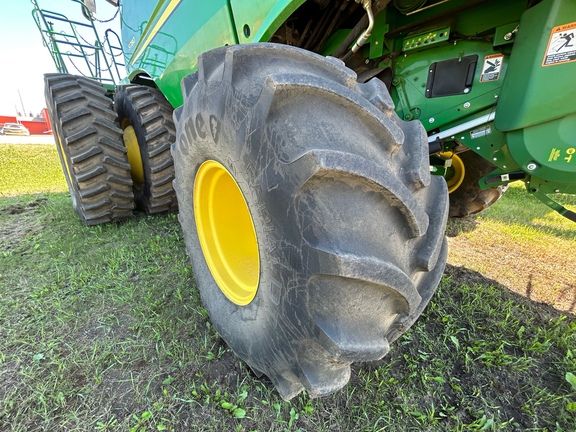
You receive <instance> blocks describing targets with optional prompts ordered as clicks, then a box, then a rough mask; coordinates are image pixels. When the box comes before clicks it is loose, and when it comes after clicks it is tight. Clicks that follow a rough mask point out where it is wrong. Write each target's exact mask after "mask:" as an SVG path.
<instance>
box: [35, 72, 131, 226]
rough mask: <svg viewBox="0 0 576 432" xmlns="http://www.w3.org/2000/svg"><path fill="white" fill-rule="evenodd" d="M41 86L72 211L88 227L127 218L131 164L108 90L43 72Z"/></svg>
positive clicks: (91, 82) (89, 81) (77, 78)
mask: <svg viewBox="0 0 576 432" xmlns="http://www.w3.org/2000/svg"><path fill="white" fill-rule="evenodd" d="M44 83H45V97H46V104H47V107H48V114H49V116H50V122H51V124H52V129H53V131H54V137H55V139H56V147H57V149H58V154H59V157H60V162H61V164H62V169H63V171H64V176H65V177H66V183H67V184H68V189H69V190H70V195H71V197H72V205H73V207H74V211H75V212H76V214H77V215H78V217H79V218H80V220H81V221H82V222H84V223H85V224H86V225H97V224H100V223H105V222H111V221H117V220H121V219H124V218H126V217H129V216H131V215H132V209H133V207H134V195H133V193H132V179H131V178H130V165H129V164H128V159H127V157H126V148H125V147H124V143H123V142H122V131H121V130H120V129H119V128H118V126H117V125H116V118H117V116H116V112H115V111H114V109H113V107H112V100H111V99H110V98H108V97H107V96H106V90H105V89H104V88H103V87H102V86H101V85H100V83H99V82H97V81H94V80H92V79H89V78H85V77H80V76H74V75H68V74H46V75H44Z"/></svg>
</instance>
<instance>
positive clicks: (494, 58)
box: [480, 54, 504, 82]
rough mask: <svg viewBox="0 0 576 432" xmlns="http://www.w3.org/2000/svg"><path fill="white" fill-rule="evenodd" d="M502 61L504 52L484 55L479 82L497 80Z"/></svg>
mask: <svg viewBox="0 0 576 432" xmlns="http://www.w3.org/2000/svg"><path fill="white" fill-rule="evenodd" d="M503 63H504V54H492V55H489V56H486V57H484V65H483V66H482V75H480V82H489V81H497V80H498V78H500V72H501V71H502V64H503Z"/></svg>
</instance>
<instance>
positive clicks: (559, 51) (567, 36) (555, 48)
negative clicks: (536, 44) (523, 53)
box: [542, 22, 576, 66]
mask: <svg viewBox="0 0 576 432" xmlns="http://www.w3.org/2000/svg"><path fill="white" fill-rule="evenodd" d="M573 61H576V22H573V23H569V24H564V25H561V26H558V27H554V28H553V29H552V33H551V34H550V40H549V41H548V47H547V48H546V55H545V56H544V60H543V61H542V66H552V65H557V64H562V63H570V62H573Z"/></svg>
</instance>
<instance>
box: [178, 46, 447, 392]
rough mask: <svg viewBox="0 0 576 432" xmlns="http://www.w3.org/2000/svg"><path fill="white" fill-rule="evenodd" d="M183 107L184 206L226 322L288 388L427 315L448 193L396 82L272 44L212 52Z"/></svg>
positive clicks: (206, 286)
mask: <svg viewBox="0 0 576 432" xmlns="http://www.w3.org/2000/svg"><path fill="white" fill-rule="evenodd" d="M182 91H183V94H184V100H185V102H184V105H183V107H181V108H179V109H177V110H176V112H175V118H176V120H177V141H176V142H177V144H176V146H175V149H174V163H175V175H176V179H175V182H174V183H175V189H176V194H177V196H178V202H179V212H180V213H179V218H180V222H181V225H182V229H183V232H184V237H185V240H186V246H187V250H188V254H189V256H190V258H191V261H192V266H193V270H194V276H195V279H196V283H197V286H198V288H199V290H200V294H201V297H202V301H203V304H204V306H205V308H206V310H207V311H208V313H209V315H210V319H211V320H212V323H213V325H214V327H215V328H216V329H217V331H218V332H219V333H220V335H221V336H222V338H223V339H224V340H225V341H226V342H227V343H228V344H229V345H230V347H231V348H232V349H233V350H234V351H235V352H236V353H237V354H238V355H239V356H240V357H241V358H242V359H243V360H244V361H246V362H247V363H248V364H249V365H250V366H251V368H252V369H253V370H254V371H256V372H257V373H264V374H266V375H267V376H268V377H269V378H270V379H271V381H272V382H273V384H274V385H275V387H276V388H277V389H278V391H279V393H280V395H281V396H282V397H283V398H285V399H290V398H292V397H294V396H295V395H297V394H298V393H299V392H300V391H302V390H303V389H306V390H307V391H308V394H309V395H310V396H312V397H315V396H322V395H326V394H329V393H331V392H334V391H336V390H338V389H339V388H341V387H342V386H344V385H345V384H346V383H347V381H348V380H349V377H350V364H351V363H352V362H355V361H372V360H377V359H380V358H382V357H383V356H385V355H386V353H387V352H388V350H389V343H390V342H392V341H393V340H395V339H396V338H397V337H398V336H400V335H401V334H402V333H403V332H404V331H406V330H407V329H408V327H410V325H412V323H413V322H414V321H415V320H416V319H417V317H418V316H419V315H420V313H421V312H422V310H423V309H424V307H425V306H426V304H427V303H428V301H429V300H430V297H431V296H432V294H433V292H434V291H435V289H436V287H437V285H438V283H439V280H440V278H441V275H442V273H443V270H444V266H445V261H446V243H445V238H444V230H445V223H446V218H447V214H448V195H447V190H446V185H445V182H444V180H443V179H442V178H431V177H430V174H429V164H428V155H427V145H426V135H425V132H424V130H423V128H422V126H421V125H420V124H419V123H416V122H412V123H406V122H403V121H401V120H399V118H398V117H397V115H396V114H395V113H394V110H393V104H392V101H391V98H390V96H389V95H388V92H387V90H386V87H385V85H384V84H383V83H382V82H380V81H378V80H372V81H370V82H368V83H366V84H358V83H357V82H356V75H355V74H354V72H352V71H351V70H349V69H347V68H346V67H345V66H344V65H343V63H342V62H340V61H339V60H336V59H332V58H324V57H321V56H318V55H315V54H312V53H309V52H306V51H302V50H300V49H297V48H293V47H288V46H284V45H275V44H251V45H238V46H234V47H224V48H220V49H216V50H213V51H209V52H207V53H204V54H202V56H201V57H200V59H199V68H198V72H197V73H195V74H192V75H190V76H188V77H186V78H184V80H183V82H182Z"/></svg>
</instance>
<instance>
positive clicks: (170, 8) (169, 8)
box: [132, 0, 182, 64]
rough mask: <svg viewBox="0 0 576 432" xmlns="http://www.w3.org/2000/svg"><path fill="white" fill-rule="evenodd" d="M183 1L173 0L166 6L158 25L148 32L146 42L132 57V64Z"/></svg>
mask: <svg viewBox="0 0 576 432" xmlns="http://www.w3.org/2000/svg"><path fill="white" fill-rule="evenodd" d="M181 2H182V0H171V1H170V3H169V4H168V6H166V9H164V12H162V15H160V19H159V20H158V21H157V22H156V25H155V26H154V28H153V29H152V31H151V32H150V33H148V37H147V38H146V40H145V41H144V44H142V46H141V47H140V49H139V50H138V52H137V53H136V56H134V58H133V59H132V64H134V63H136V61H137V60H138V59H139V58H140V56H141V55H142V53H143V52H144V50H145V49H146V48H147V47H148V45H149V44H150V42H151V41H152V39H153V38H154V36H156V33H158V31H159V30H160V29H161V28H162V26H163V25H164V23H165V22H166V20H167V19H168V17H170V15H171V14H172V12H174V9H176V8H177V7H178V5H179V4H180V3H181Z"/></svg>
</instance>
